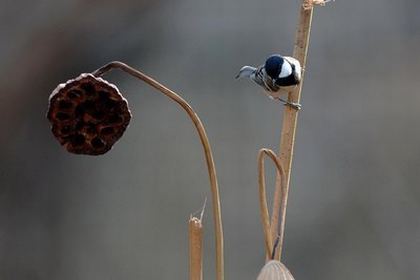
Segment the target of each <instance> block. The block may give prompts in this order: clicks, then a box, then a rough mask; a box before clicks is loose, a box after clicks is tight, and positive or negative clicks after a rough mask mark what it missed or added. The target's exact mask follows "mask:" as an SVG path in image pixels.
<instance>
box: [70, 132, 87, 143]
mask: <svg viewBox="0 0 420 280" xmlns="http://www.w3.org/2000/svg"><path fill="white" fill-rule="evenodd" d="M71 143H72V144H73V146H81V145H83V144H84V143H85V137H84V136H83V135H81V134H76V135H74V136H73V139H72V140H71Z"/></svg>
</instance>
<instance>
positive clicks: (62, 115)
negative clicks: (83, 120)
mask: <svg viewBox="0 0 420 280" xmlns="http://www.w3.org/2000/svg"><path fill="white" fill-rule="evenodd" d="M55 117H56V118H57V119H58V120H59V121H66V120H68V119H70V115H69V114H67V113H64V112H57V114H55Z"/></svg>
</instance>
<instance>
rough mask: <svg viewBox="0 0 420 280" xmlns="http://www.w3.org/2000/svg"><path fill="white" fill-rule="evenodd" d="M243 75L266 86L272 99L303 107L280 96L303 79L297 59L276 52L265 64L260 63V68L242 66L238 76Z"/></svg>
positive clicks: (298, 107)
mask: <svg viewBox="0 0 420 280" xmlns="http://www.w3.org/2000/svg"><path fill="white" fill-rule="evenodd" d="M242 77H246V78H250V79H251V80H252V81H254V82H255V83H256V84H258V85H259V86H261V87H262V88H264V90H265V91H266V93H267V95H268V96H269V97H270V98H271V99H276V100H279V101H281V102H283V103H284V104H285V105H288V106H291V107H292V108H295V109H296V110H299V109H300V108H301V105H300V104H298V103H294V102H289V101H287V100H284V99H282V98H281V97H280V96H281V95H283V94H287V93H288V92H289V91H290V90H291V89H293V87H295V86H296V85H298V84H299V83H300V81H301V79H302V69H301V67H300V63H299V61H298V60H297V59H295V58H293V57H290V56H281V55H279V54H274V55H271V56H270V57H269V58H267V60H266V61H265V63H264V65H260V66H258V68H255V67H252V66H244V67H242V68H241V70H240V71H239V74H238V75H237V76H236V78H237V79H239V78H242Z"/></svg>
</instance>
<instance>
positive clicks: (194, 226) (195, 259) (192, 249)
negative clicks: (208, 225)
mask: <svg viewBox="0 0 420 280" xmlns="http://www.w3.org/2000/svg"><path fill="white" fill-rule="evenodd" d="M188 240H189V255H190V262H189V271H190V274H189V276H190V280H202V279H203V224H202V220H201V219H199V218H196V217H193V216H191V217H190V220H189V221H188Z"/></svg>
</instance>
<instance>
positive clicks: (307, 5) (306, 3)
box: [302, 0, 331, 10]
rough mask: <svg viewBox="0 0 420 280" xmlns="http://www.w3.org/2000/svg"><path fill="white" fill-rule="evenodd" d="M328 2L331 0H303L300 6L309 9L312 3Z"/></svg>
mask: <svg viewBox="0 0 420 280" xmlns="http://www.w3.org/2000/svg"><path fill="white" fill-rule="evenodd" d="M328 2H331V0H304V1H303V4H302V6H303V8H304V9H305V10H310V9H312V8H313V7H314V5H318V6H325V4H326V3H328Z"/></svg>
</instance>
